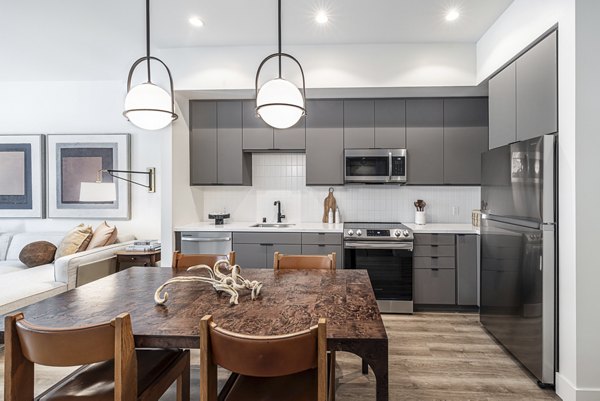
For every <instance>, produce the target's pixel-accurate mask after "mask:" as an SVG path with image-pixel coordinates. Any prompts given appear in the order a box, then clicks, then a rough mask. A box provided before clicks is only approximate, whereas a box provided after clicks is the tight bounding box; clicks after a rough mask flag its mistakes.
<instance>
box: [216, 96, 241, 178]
mask: <svg viewBox="0 0 600 401" xmlns="http://www.w3.org/2000/svg"><path fill="white" fill-rule="evenodd" d="M243 169H244V160H243V155H242V102H240V101H222V102H218V103H217V180H218V183H219V184H225V185H242V184H244V172H243Z"/></svg>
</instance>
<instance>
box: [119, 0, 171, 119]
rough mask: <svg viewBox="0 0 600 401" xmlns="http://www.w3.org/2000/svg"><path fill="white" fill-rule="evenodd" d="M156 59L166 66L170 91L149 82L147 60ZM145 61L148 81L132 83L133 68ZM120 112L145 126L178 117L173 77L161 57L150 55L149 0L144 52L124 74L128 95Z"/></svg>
mask: <svg viewBox="0 0 600 401" xmlns="http://www.w3.org/2000/svg"><path fill="white" fill-rule="evenodd" d="M151 60H154V61H157V62H159V63H160V64H162V65H163V67H165V70H167V74H168V76H169V84H170V93H169V92H167V91H166V90H164V89H163V88H161V87H160V86H157V85H155V84H154V83H152V79H151V75H150V62H151ZM144 61H146V69H147V70H148V71H147V72H148V81H147V82H144V83H142V84H139V85H137V86H134V87H133V88H132V87H131V78H132V76H133V72H134V71H135V69H136V68H137V66H138V65H140V64H141V63H142V62H144ZM123 115H124V116H125V117H126V118H127V119H128V120H129V121H131V122H132V123H133V124H134V125H136V126H138V127H140V128H142V129H145V130H158V129H161V128H164V127H166V126H167V125H169V124H171V122H173V121H175V120H177V117H178V116H177V114H175V101H174V99H173V77H171V71H169V67H167V65H166V64H165V63H163V62H162V60H159V59H158V58H156V57H153V56H150V0H146V56H144V57H141V58H139V59H138V60H136V62H135V63H133V65H132V66H131V69H130V70H129V76H128V77H127V96H126V97H125V111H124V112H123Z"/></svg>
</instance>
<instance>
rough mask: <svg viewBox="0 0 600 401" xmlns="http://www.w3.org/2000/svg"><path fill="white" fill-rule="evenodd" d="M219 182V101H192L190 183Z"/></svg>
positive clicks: (207, 183) (206, 183) (205, 183)
mask: <svg viewBox="0 0 600 401" xmlns="http://www.w3.org/2000/svg"><path fill="white" fill-rule="evenodd" d="M216 183H217V103H216V102H205V101H194V102H190V185H210V184H216Z"/></svg>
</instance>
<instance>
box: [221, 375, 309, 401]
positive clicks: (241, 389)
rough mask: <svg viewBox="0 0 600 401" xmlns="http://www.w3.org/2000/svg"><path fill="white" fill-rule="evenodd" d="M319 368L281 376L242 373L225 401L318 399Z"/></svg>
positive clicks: (300, 400)
mask: <svg viewBox="0 0 600 401" xmlns="http://www.w3.org/2000/svg"><path fill="white" fill-rule="evenodd" d="M317 372H318V371H317V369H309V370H305V371H304V372H300V373H295V374H293V375H287V376H279V377H252V376H243V375H240V376H239V377H238V378H237V380H236V381H235V383H234V384H233V386H232V387H231V390H230V391H229V393H228V394H227V396H226V397H225V400H224V401H316V400H317Z"/></svg>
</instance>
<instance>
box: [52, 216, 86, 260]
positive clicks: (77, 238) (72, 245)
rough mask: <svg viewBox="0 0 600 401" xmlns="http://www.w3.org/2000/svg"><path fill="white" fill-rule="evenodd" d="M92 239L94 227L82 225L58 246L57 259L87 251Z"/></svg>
mask: <svg viewBox="0 0 600 401" xmlns="http://www.w3.org/2000/svg"><path fill="white" fill-rule="evenodd" d="M91 239H92V227H91V226H86V225H84V224H80V225H78V226H77V227H75V228H74V229H72V230H71V231H69V232H68V233H67V235H65V238H63V240H62V241H61V243H60V244H59V245H58V249H57V250H56V255H55V256H54V258H55V259H58V258H62V257H63V256H67V255H72V254H74V253H77V252H81V251H85V250H86V248H87V246H88V244H89V243H90V240H91Z"/></svg>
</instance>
